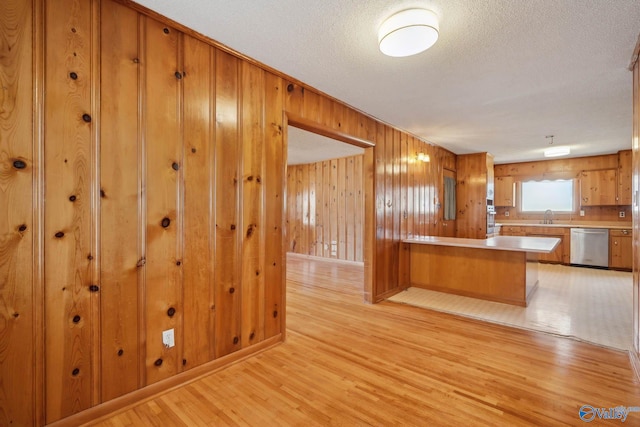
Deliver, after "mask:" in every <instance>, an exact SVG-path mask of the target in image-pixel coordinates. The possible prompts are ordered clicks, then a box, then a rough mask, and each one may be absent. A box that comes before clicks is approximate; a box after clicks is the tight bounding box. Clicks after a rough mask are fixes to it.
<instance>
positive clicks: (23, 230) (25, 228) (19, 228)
mask: <svg viewBox="0 0 640 427" xmlns="http://www.w3.org/2000/svg"><path fill="white" fill-rule="evenodd" d="M18 231H19V232H21V233H24V232H25V231H27V225H26V224H22V225H21V226H20V227H18Z"/></svg>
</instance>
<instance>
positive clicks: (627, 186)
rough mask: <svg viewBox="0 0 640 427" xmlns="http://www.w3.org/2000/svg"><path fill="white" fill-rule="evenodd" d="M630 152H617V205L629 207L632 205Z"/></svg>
mask: <svg viewBox="0 0 640 427" xmlns="http://www.w3.org/2000/svg"><path fill="white" fill-rule="evenodd" d="M632 173H633V167H632V151H631V150H624V151H619V152H618V203H617V204H618V205H629V206H631V203H632V198H633V197H632V195H631V176H632Z"/></svg>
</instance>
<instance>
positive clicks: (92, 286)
mask: <svg viewBox="0 0 640 427" xmlns="http://www.w3.org/2000/svg"><path fill="white" fill-rule="evenodd" d="M99 290H100V286H98V285H91V286H89V291H91V292H98V291H99Z"/></svg>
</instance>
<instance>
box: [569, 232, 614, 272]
mask: <svg viewBox="0 0 640 427" xmlns="http://www.w3.org/2000/svg"><path fill="white" fill-rule="evenodd" d="M571 264H578V265H589V266H594V267H608V266H609V230H608V229H606V228H572V229H571Z"/></svg>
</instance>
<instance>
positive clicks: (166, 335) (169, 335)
mask: <svg viewBox="0 0 640 427" xmlns="http://www.w3.org/2000/svg"><path fill="white" fill-rule="evenodd" d="M162 344H164V346H165V347H167V348H171V347H174V346H175V345H176V339H175V336H174V334H173V329H167V330H166V331H162Z"/></svg>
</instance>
